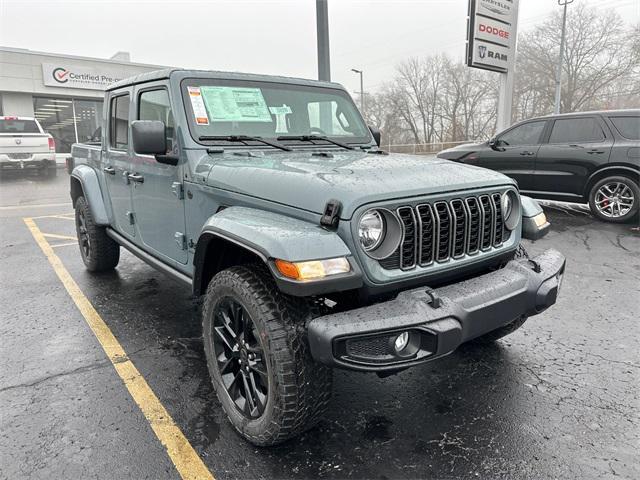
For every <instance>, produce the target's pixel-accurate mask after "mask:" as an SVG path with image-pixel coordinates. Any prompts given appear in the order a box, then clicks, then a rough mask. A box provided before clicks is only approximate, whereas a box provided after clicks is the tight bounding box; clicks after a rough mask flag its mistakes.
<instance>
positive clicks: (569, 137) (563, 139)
mask: <svg viewBox="0 0 640 480" xmlns="http://www.w3.org/2000/svg"><path fill="white" fill-rule="evenodd" d="M604 138H605V137H604V133H603V132H602V127H600V125H598V122H597V121H596V120H595V118H563V119H560V120H556V122H555V123H554V125H553V130H552V131H551V137H550V138H549V143H582V142H599V141H601V140H604Z"/></svg>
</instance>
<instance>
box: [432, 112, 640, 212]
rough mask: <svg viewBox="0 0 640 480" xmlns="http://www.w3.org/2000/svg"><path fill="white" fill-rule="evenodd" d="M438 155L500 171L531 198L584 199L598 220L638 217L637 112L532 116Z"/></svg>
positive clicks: (639, 125) (639, 161)
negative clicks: (480, 140) (506, 128)
mask: <svg viewBox="0 0 640 480" xmlns="http://www.w3.org/2000/svg"><path fill="white" fill-rule="evenodd" d="M438 156H439V157H440V158H446V159H449V160H455V161H458V162H461V163H467V164H472V165H478V166H481V167H485V168H491V169H493V170H497V171H499V172H502V173H504V174H505V175H508V176H510V177H512V178H514V179H515V180H516V181H517V182H518V185H519V186H520V191H521V192H522V193H524V194H527V195H530V196H532V197H538V198H546V199H550V200H561V201H565V202H579V203H587V202H588V203H589V205H590V207H591V211H592V212H593V213H594V215H596V216H597V217H598V218H600V219H602V220H606V221H610V222H626V221H629V220H632V219H633V220H637V219H638V205H639V204H640V190H639V188H638V185H639V183H640V182H639V176H640V110H617V111H603V112H582V113H571V114H563V115H552V116H547V117H541V118H532V119H530V120H526V121H524V122H520V123H517V124H515V125H513V126H512V127H510V128H509V129H508V130H505V131H504V132H502V133H499V134H498V135H496V136H495V137H494V138H492V139H491V140H489V141H488V142H485V143H480V144H466V145H460V146H458V147H455V148H450V149H448V150H444V151H442V152H440V153H439V154H438Z"/></svg>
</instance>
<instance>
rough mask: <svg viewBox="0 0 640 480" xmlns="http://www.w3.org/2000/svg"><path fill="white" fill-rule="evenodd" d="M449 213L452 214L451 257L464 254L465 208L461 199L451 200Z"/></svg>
mask: <svg viewBox="0 0 640 480" xmlns="http://www.w3.org/2000/svg"><path fill="white" fill-rule="evenodd" d="M451 214H452V216H453V240H452V241H453V246H452V250H453V252H452V253H453V258H460V257H462V256H464V253H465V250H466V239H467V226H468V224H469V222H468V221H467V210H466V209H465V208H464V203H463V202H462V200H452V201H451Z"/></svg>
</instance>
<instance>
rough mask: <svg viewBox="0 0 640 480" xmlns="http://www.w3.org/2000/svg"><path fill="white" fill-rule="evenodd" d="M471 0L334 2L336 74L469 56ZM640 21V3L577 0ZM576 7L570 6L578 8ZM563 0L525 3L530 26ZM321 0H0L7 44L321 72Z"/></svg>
mask: <svg viewBox="0 0 640 480" xmlns="http://www.w3.org/2000/svg"><path fill="white" fill-rule="evenodd" d="M467 1H468V0H329V22H330V25H329V29H330V41H331V70H332V79H333V80H334V81H337V82H340V83H342V84H344V85H346V86H347V88H349V90H350V91H351V92H355V91H356V90H358V89H359V79H358V77H357V75H356V74H354V73H352V72H351V68H358V69H362V70H364V75H365V90H375V89H377V88H379V86H380V85H381V84H382V83H383V82H385V81H387V80H390V79H391V78H392V76H393V69H394V66H395V65H396V64H397V62H399V61H400V60H402V59H404V58H407V57H409V56H420V55H427V54H433V53H438V52H447V53H449V54H451V55H452V56H455V57H456V58H458V59H459V60H460V61H463V57H464V48H465V36H466V15H467ZM578 3H589V4H590V5H592V6H594V7H596V8H598V9H600V10H602V11H606V10H612V9H613V10H616V11H617V12H618V13H620V14H621V15H622V17H623V18H624V19H625V20H626V21H628V22H629V23H634V24H635V23H638V22H640V0H575V2H574V3H573V5H572V6H571V7H573V6H575V5H577V4H578ZM571 7H570V8H571ZM559 8H560V7H558V4H557V0H521V1H520V30H525V29H528V28H531V27H532V26H534V25H536V24H537V23H539V22H542V21H544V20H545V18H546V17H547V16H548V15H549V14H550V13H551V12H553V11H554V10H557V9H559ZM315 29H316V24H315V0H201V1H187V0H185V1H178V0H172V1H170V0H147V1H145V0H137V1H136V0H133V1H132V0H127V1H123V0H120V1H117V0H76V1H65V0H47V1H31V0H0V45H2V46H7V47H16V48H28V49H30V50H38V51H46V52H55V53H62V54H72V55H83V56H90V57H102V58H108V57H110V56H111V55H113V54H114V53H115V52H116V51H118V50H123V51H128V52H130V53H131V59H132V61H135V62H141V63H151V64H158V65H168V66H177V67H194V68H204V69H214V70H233V71H243V72H254V73H269V74H280V75H288V76H298V77H306V78H315V77H316V76H317V66H316V65H317V64H316V45H315V41H316V30H315Z"/></svg>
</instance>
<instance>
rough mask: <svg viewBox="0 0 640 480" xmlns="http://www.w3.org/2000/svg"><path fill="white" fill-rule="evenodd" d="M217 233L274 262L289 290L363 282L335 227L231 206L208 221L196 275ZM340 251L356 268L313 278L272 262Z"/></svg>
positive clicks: (310, 291) (311, 291)
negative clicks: (288, 274) (294, 276)
mask: <svg viewBox="0 0 640 480" xmlns="http://www.w3.org/2000/svg"><path fill="white" fill-rule="evenodd" d="M212 236H214V237H221V238H223V239H225V240H228V241H230V242H233V243H236V244H237V245H240V246H242V247H244V248H246V249H247V250H249V251H251V252H252V253H254V254H256V255H257V256H258V257H260V258H261V259H262V260H263V261H264V262H265V263H266V264H267V266H268V267H269V268H270V270H271V272H272V274H273V276H274V278H275V280H276V283H277V285H278V287H279V288H280V290H281V291H283V292H285V293H288V294H290V295H296V296H308V295H317V294H320V293H327V292H329V291H341V290H348V289H353V288H358V287H360V286H362V275H361V273H360V269H359V267H358V266H357V264H356V263H355V260H354V259H353V257H352V255H351V251H350V250H349V248H348V247H347V245H346V244H345V243H344V242H343V241H342V239H341V238H340V237H339V236H338V235H337V234H336V233H335V232H333V231H330V230H327V229H325V228H322V227H321V226H320V225H316V224H313V223H310V222H306V221H304V220H300V219H297V218H292V217H288V216H286V215H281V214H278V213H273V212H268V211H265V210H259V209H255V208H248V207H229V208H226V209H224V210H222V211H220V212H218V213H217V214H215V215H213V216H211V217H210V218H209V219H208V220H207V222H206V223H205V224H204V226H203V228H202V231H201V234H200V238H199V240H198V244H197V246H196V253H195V257H194V279H196V280H197V279H198V278H200V275H201V272H202V270H203V269H204V262H205V259H204V256H205V253H204V250H205V249H206V245H207V244H208V242H209V240H210V238H211V237H212ZM335 257H347V258H348V259H349V262H350V263H351V265H352V272H351V273H349V274H345V275H336V277H335V278H332V277H328V278H325V279H322V280H318V281H308V282H298V281H293V280H290V279H286V278H284V277H282V276H281V275H280V274H279V272H278V271H277V270H276V269H275V267H274V262H273V260H274V259H276V258H278V259H281V260H286V261H289V262H301V261H306V260H318V259H325V258H335Z"/></svg>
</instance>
